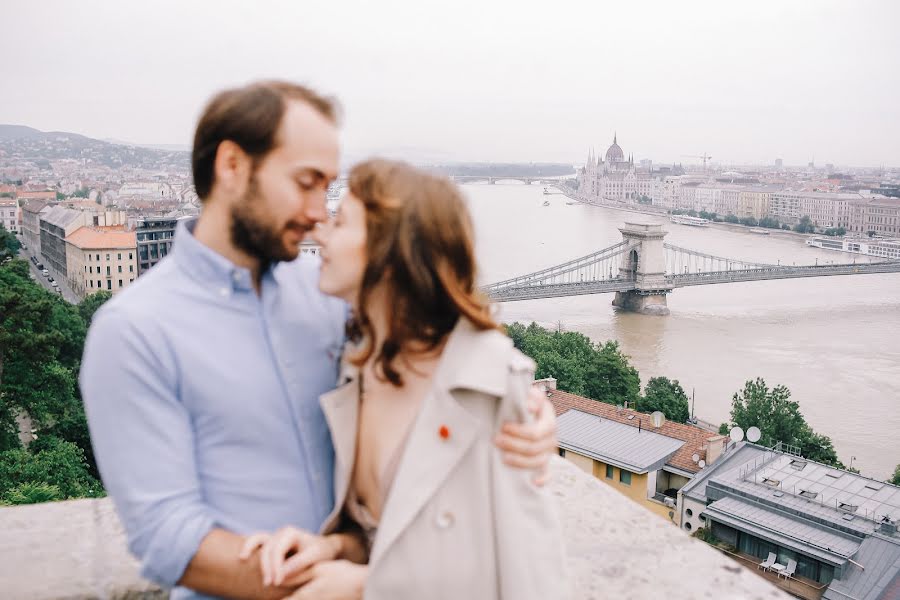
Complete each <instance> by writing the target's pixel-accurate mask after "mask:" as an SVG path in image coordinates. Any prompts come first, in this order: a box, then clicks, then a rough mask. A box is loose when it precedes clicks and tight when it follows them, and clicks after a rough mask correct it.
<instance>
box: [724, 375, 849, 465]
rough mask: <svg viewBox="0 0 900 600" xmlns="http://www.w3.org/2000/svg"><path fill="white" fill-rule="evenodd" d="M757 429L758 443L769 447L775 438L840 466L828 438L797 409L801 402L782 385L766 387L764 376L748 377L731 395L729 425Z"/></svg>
mask: <svg viewBox="0 0 900 600" xmlns="http://www.w3.org/2000/svg"><path fill="white" fill-rule="evenodd" d="M735 426H737V427H740V428H742V429H743V430H744V431H747V429H749V428H750V427H754V426H755V427H758V428H759V430H760V434H761V435H760V439H759V442H758V443H759V444H761V445H763V446H767V447H770V448H771V447H772V446H774V445H775V444H777V443H778V442H783V443H785V444H790V445H792V446H797V447H799V448H800V450H801V452H802V454H803V456H805V457H806V458H809V459H810V460H815V461H818V462H821V463H825V464H828V465H832V466H835V467H838V468H841V469H843V468H844V465H843V463H841V461H840V460H838V457H837V452H836V451H835V449H834V445H833V444H832V442H831V438H829V437H827V436H824V435H819V434H817V433H815V432H814V431H813V430H812V428H811V427H810V426H809V424H807V422H806V419H804V418H803V415H802V414H801V413H800V404H799V403H797V402H795V401H793V400H791V392H790V390H789V389H788V388H786V387H785V386H783V385H778V386H775V387H774V388H771V389H770V388H769V387H768V386H767V385H766V382H765V380H763V379H762V378H757V379H755V380H752V381H747V382H746V383H745V384H744V389H743V390H741V391H740V392H738V393H736V394H735V395H734V396H733V397H732V399H731V423H730V424H729V429H730V428H731V427H735Z"/></svg>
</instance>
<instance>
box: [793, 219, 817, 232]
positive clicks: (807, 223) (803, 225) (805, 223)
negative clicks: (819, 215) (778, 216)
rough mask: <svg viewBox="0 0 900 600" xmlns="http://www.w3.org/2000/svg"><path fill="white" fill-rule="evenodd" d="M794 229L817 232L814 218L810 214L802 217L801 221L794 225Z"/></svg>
mask: <svg viewBox="0 0 900 600" xmlns="http://www.w3.org/2000/svg"><path fill="white" fill-rule="evenodd" d="M794 231H796V232H797V233H815V232H816V226H815V225H813V222H812V219H810V218H809V217H808V216H803V217H801V218H800V222H799V223H797V224H796V225H794Z"/></svg>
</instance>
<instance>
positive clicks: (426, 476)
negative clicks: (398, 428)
mask: <svg viewBox="0 0 900 600" xmlns="http://www.w3.org/2000/svg"><path fill="white" fill-rule="evenodd" d="M511 347H512V342H511V341H510V340H509V338H507V337H506V336H504V335H502V334H500V333H499V332H478V331H476V330H475V328H474V327H473V326H472V324H471V323H470V322H468V321H467V320H465V319H460V322H459V323H457V325H456V327H455V328H454V330H453V332H452V333H451V335H450V337H449V339H448V341H447V344H446V346H445V347H444V351H443V354H442V358H441V362H440V364H439V365H438V368H437V371H436V372H435V375H434V383H433V385H432V387H431V391H430V392H429V394H428V395H427V396H426V397H425V398H423V401H422V407H421V409H420V412H419V416H418V418H417V419H416V422H415V424H414V425H413V429H412V431H411V432H410V436H409V440H408V441H407V444H406V448H405V450H404V451H403V456H402V458H401V462H400V465H399V467H398V469H397V475H396V479H395V480H394V482H393V485H392V486H391V490H390V492H389V494H388V497H387V500H386V502H385V508H384V513H383V514H382V517H381V523H380V524H379V526H378V534H377V536H376V537H375V545H374V547H373V548H372V555H371V557H370V559H369V564H370V565H375V564H376V563H377V562H378V560H379V559H380V558H381V557H382V556H384V554H385V553H386V552H387V550H388V549H389V548H390V547H391V545H392V544H393V543H394V542H395V541H396V540H397V538H398V537H399V536H400V534H401V533H403V531H404V530H405V529H406V528H407V527H409V525H410V524H411V523H412V521H413V519H415V517H416V516H417V515H418V513H419V512H420V511H421V510H422V508H423V507H424V506H425V504H426V503H427V502H428V501H429V500H430V499H431V498H432V497H433V496H434V494H435V493H436V492H437V490H438V489H439V488H440V487H441V485H442V484H443V483H444V482H445V481H446V480H447V479H448V478H449V477H450V474H451V473H452V472H453V470H454V467H456V465H457V464H458V463H459V462H460V461H461V460H462V459H463V457H464V456H465V455H466V453H467V452H468V450H469V448H471V446H472V445H473V444H474V443H475V441H476V439H477V438H478V436H479V435H483V432H481V433H480V432H479V427H483V424H481V423H480V422H479V421H478V420H477V419H476V418H475V417H474V416H473V415H472V414H471V413H469V411H467V410H466V409H465V408H464V407H463V406H461V405H460V404H459V402H458V401H457V399H456V398H455V397H454V395H453V392H454V391H456V390H460V389H470V390H477V391H481V392H485V393H487V394H489V395H493V396H498V397H499V396H502V395H503V394H504V393H505V391H506V382H507V370H506V363H505V360H506V357H507V354H508V353H507V352H505V350H508V349H509V348H511ZM444 428H445V431H446V432H447V433H448V435H447V437H446V438H445V437H444V436H442V435H441V431H442V430H444Z"/></svg>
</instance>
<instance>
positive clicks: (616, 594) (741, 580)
mask: <svg viewBox="0 0 900 600" xmlns="http://www.w3.org/2000/svg"><path fill="white" fill-rule="evenodd" d="M552 475H553V477H552V480H551V483H549V484H548V486H549V491H550V493H551V494H552V495H553V496H554V498H555V499H556V500H557V501H558V503H559V508H560V515H561V518H562V521H563V528H564V535H565V538H566V546H567V553H568V565H569V581H570V585H571V587H572V592H573V593H572V594H571V597H572V599H573V600H581V599H588V598H647V599H651V598H652V599H656V598H666V600H694V599H696V598H759V599H763V598H764V599H766V600H778V599H787V598H788V596H787V595H786V594H784V593H783V592H782V591H780V590H778V589H777V588H776V587H775V586H773V585H772V584H771V583H770V582H769V581H766V579H765V578H764V577H762V576H760V575H759V573H758V572H757V571H756V566H755V563H754V564H749V563H748V562H747V561H746V560H740V558H741V557H737V558H738V560H734V559H733V558H732V557H729V556H726V555H724V554H722V553H721V552H719V551H717V550H715V549H713V548H712V547H710V546H708V545H706V544H705V543H703V542H701V541H699V540H696V539H692V538H691V537H689V536H688V535H686V534H684V533H683V532H682V531H680V530H679V529H677V528H676V527H674V526H672V525H671V524H670V523H667V522H666V521H664V520H663V519H660V518H659V517H658V516H656V515H654V514H652V513H651V512H649V511H648V510H646V509H644V508H643V507H641V506H640V505H638V504H636V503H634V502H632V501H631V500H629V499H628V498H626V497H625V496H623V495H621V494H619V493H618V492H617V491H615V490H614V489H612V488H611V487H609V486H606V485H603V484H602V483H600V482H599V481H597V480H595V479H594V478H593V477H591V476H589V475H587V474H586V473H584V472H582V471H580V470H579V469H578V468H577V467H576V466H574V465H573V464H571V463H569V462H568V461H565V460H563V459H558V458H556V457H554V462H553V464H552ZM0 531H3V535H2V536H0V581H3V597H4V598H29V599H31V600H61V599H63V598H66V599H70V598H104V599H125V598H128V599H136V598H153V599H156V598H166V597H167V595H166V594H165V592H163V591H160V590H159V588H157V587H155V586H154V585H152V584H150V583H148V582H146V581H143V580H141V579H140V578H139V577H138V567H137V564H136V562H135V561H134V559H133V558H132V557H131V556H130V555H129V554H128V553H127V550H126V546H125V540H124V538H123V535H122V530H121V527H120V525H119V521H118V519H117V517H116V515H115V511H114V510H113V507H112V503H111V502H110V501H109V500H108V499H102V500H72V501H67V502H54V503H49V504H36V505H30V506H19V507H10V508H2V509H0ZM534 543H539V541H537V540H535V541H534Z"/></svg>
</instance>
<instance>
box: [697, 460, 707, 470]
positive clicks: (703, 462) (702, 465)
mask: <svg viewBox="0 0 900 600" xmlns="http://www.w3.org/2000/svg"><path fill="white" fill-rule="evenodd" d="M697 466H698V467H700V468H701V469H702V468H703V467H705V466H706V461H705V460H701V461H700V462H698V463H697Z"/></svg>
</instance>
